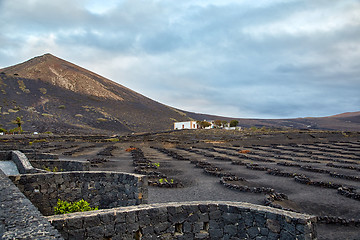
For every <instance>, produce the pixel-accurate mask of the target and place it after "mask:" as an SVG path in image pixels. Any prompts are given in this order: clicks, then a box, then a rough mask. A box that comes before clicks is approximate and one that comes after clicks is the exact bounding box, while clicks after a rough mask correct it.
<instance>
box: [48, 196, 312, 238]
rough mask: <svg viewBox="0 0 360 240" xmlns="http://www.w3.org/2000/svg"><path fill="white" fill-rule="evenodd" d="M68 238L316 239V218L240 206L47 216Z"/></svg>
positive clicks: (216, 204) (142, 207)
mask: <svg viewBox="0 0 360 240" xmlns="http://www.w3.org/2000/svg"><path fill="white" fill-rule="evenodd" d="M47 219H48V220H49V221H50V222H51V223H52V225H53V226H54V227H55V228H56V229H58V231H59V232H60V233H61V234H62V236H63V237H64V239H112V240H115V239H136V240H140V239H142V240H146V239H184V240H185V239H186V240H189V239H190V240H191V239H257V240H258V239H298V240H301V239H316V227H315V222H316V217H315V216H309V215H305V214H299V213H293V212H288V211H283V210H279V209H274V208H270V207H265V206H259V205H254V204H250V203H242V202H183V203H165V204H147V205H139V206H131V207H120V208H113V209H107V210H99V211H92V212H83V213H72V214H65V215H54V216H49V217H47Z"/></svg>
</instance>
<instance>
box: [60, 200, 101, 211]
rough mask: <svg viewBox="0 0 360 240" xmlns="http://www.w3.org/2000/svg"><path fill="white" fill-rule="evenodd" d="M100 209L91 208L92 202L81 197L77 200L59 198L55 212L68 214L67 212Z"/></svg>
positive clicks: (96, 208)
mask: <svg viewBox="0 0 360 240" xmlns="http://www.w3.org/2000/svg"><path fill="white" fill-rule="evenodd" d="M94 210H99V207H94V208H91V207H90V204H89V203H88V202H87V201H85V200H84V199H81V200H80V201H77V202H67V201H62V200H60V199H58V201H57V205H56V207H54V213H55V214H66V213H73V212H86V211H94Z"/></svg>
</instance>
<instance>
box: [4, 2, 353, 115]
mask: <svg viewBox="0 0 360 240" xmlns="http://www.w3.org/2000/svg"><path fill="white" fill-rule="evenodd" d="M228 2H230V1H228ZM0 3H1V4H0V10H2V12H3V13H4V14H2V15H0V22H1V23H5V24H2V25H3V26H4V27H3V29H4V31H3V32H5V34H4V35H2V36H1V37H0V43H3V44H2V46H5V47H4V49H6V50H0V56H1V60H0V64H2V65H4V66H6V65H9V64H7V62H9V61H10V62H11V63H16V62H14V61H15V60H16V57H14V56H15V54H14V53H16V52H18V53H24V52H26V53H28V54H29V53H32V52H34V51H39V50H41V44H40V43H42V42H43V41H45V40H46V38H47V37H48V36H49V35H53V36H54V45H55V48H56V50H57V51H58V52H59V53H65V56H66V57H70V59H78V60H79V61H80V62H75V63H77V64H79V65H82V63H85V62H86V63H88V62H89V60H86V59H89V57H86V55H87V56H91V65H92V66H94V67H95V69H90V70H96V71H97V72H99V73H101V71H102V70H101V69H102V68H103V69H105V68H106V71H107V72H111V71H112V72H113V73H112V74H111V73H110V75H111V76H114V79H113V80H118V81H119V82H120V83H131V86H133V87H134V88H135V89H134V90H137V91H139V92H140V93H144V94H145V95H147V96H149V97H152V98H154V99H155V100H158V101H161V102H163V103H165V104H169V105H172V106H175V107H177V108H185V110H192V111H197V112H203V113H205V112H204V111H206V112H208V113H212V114H222V115H229V116H234V117H236V116H239V117H262V116H266V117H298V116H311V115H314V114H322V115H330V114H329V113H337V112H342V111H345V108H346V111H356V110H358V109H356V108H357V107H358V106H359V97H358V90H359V89H360V82H359V78H358V76H359V74H360V70H359V67H358V62H359V61H360V49H359V47H358V42H359V40H360V32H359V31H358V28H359V25H360V22H359V21H358V19H357V18H356V16H355V15H356V14H355V15H354V16H355V17H353V18H354V19H350V17H349V19H350V20H349V21H348V22H346V24H344V23H342V24H344V25H341V24H340V23H339V24H338V25H336V24H335V26H336V27H334V29H331V26H333V25H334V24H333V23H337V21H340V22H344V19H345V20H347V18H348V16H347V10H349V11H350V10H352V11H356V9H358V11H360V5H359V4H358V3H356V1H352V0H343V1H336V2H334V3H332V4H328V1H327V0H326V1H325V0H319V1H300V0H298V1H274V2H272V1H271V2H268V3H267V4H266V5H263V6H261V5H258V6H256V7H254V6H253V5H255V4H256V3H255V2H253V1H249V2H246V1H244V2H241V3H238V2H235V1H232V2H231V3H225V2H222V3H221V4H219V2H216V1H181V2H176V3H174V2H172V1H138V0H126V1H121V2H120V3H119V4H118V5H117V6H116V7H114V8H112V9H110V10H109V11H108V12H106V13H104V14H94V13H92V12H90V11H89V10H87V9H86V7H85V4H86V1H85V0H83V1H70V0H66V1H35V3H36V4H35V5H34V4H31V2H30V1H21V3H20V1H19V0H11V1H10V0H5V1H2V2H0ZM104 4H105V3H104ZM354 9H355V10H354ZM5 10H6V11H5ZM329 14H330V15H334V16H337V17H338V18H339V16H343V17H342V18H339V19H337V18H334V20H332V21H333V22H331V24H332V25H331V24H330V27H329V29H326V26H327V25H326V18H324V19H322V18H321V16H322V15H324V16H325V17H327V16H328V15H329ZM293 16H297V17H298V18H299V19H300V20H306V18H307V17H308V16H310V17H314V19H317V20H318V21H319V22H314V23H313V24H310V27H312V25H316V24H324V26H325V27H324V29H320V30H317V31H315V30H314V31H302V29H306V28H307V27H309V26H305V25H304V26H297V25H291V26H290V25H289V23H288V22H287V21H290V20H291V19H292V17H293ZM323 21H325V23H323ZM305 22H306V21H305ZM271 24H280V25H279V26H280V28H281V27H284V28H285V30H284V31H280V30H281V29H280V30H279V29H276V28H275V29H270V27H269V26H270V25H271ZM291 24H293V23H291ZM275 26H277V25H275ZM292 28H293V29H297V28H298V29H299V31H297V32H296V31H287V29H290V30H292ZM34 36H37V37H38V38H39V39H38V40H37V41H38V42H35V43H34V44H33V46H31V47H33V48H35V47H36V49H29V50H28V49H26V48H27V47H28V46H27V44H28V43H29V39H30V38H31V37H34ZM42 36H43V38H44V39H41V37H42ZM34 41H35V40H34ZM47 47H49V46H47ZM50 47H52V45H51V46H50ZM44 49H45V47H44ZM79 53H80V54H81V56H78V55H79ZM39 54H41V53H39ZM54 54H56V53H54ZM97 56H103V57H102V58H103V59H99V57H97ZM29 57H32V56H29ZM59 57H63V56H61V55H60V56H59ZM128 58H129V59H136V61H135V60H134V61H131V60H129V62H127V61H128V60H127V59H128ZM9 59H12V60H9ZM70 59H69V60H70ZM119 59H120V60H119ZM121 59H123V60H121ZM21 60H24V59H21ZM107 61H109V62H111V64H110V63H106V62H107ZM117 61H119V62H117ZM124 63H125V65H126V67H122V71H123V72H122V73H121V75H122V76H126V79H125V80H124V79H120V78H119V79H118V78H117V76H118V75H119V74H118V69H119V65H124ZM244 113H245V114H247V115H248V116H244V115H243V114H244Z"/></svg>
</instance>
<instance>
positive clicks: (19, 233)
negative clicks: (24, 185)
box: [0, 170, 63, 240]
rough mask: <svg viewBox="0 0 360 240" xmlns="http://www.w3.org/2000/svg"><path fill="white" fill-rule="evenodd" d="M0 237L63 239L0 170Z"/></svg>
mask: <svg viewBox="0 0 360 240" xmlns="http://www.w3.org/2000/svg"><path fill="white" fill-rule="evenodd" d="M0 193H1V194H0V206H1V209H0V239H3V240H5V239H6V240H7V239H9V240H10V239H59V240H60V239H63V238H62V237H61V235H60V234H59V232H58V231H57V230H56V229H55V228H54V227H53V226H51V224H50V223H49V221H48V220H47V219H46V218H45V217H44V216H43V215H42V214H41V213H40V212H39V210H38V209H37V208H36V207H35V206H34V205H33V204H32V203H31V202H30V201H29V200H28V199H27V198H26V197H25V196H24V194H22V193H21V192H20V190H19V189H18V188H17V187H16V186H15V185H14V184H13V183H12V182H11V180H10V179H9V178H8V177H7V176H6V175H5V174H4V173H3V172H2V171H1V170H0Z"/></svg>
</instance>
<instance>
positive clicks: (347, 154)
mask: <svg viewBox="0 0 360 240" xmlns="http://www.w3.org/2000/svg"><path fill="white" fill-rule="evenodd" d="M10 149H18V150H28V151H33V152H35V153H36V152H39V153H51V154H57V155H58V156H59V161H61V160H70V161H71V160H74V161H84V162H85V161H86V162H90V166H91V167H90V170H91V171H97V170H105V171H117V172H129V173H139V174H144V175H147V176H148V182H149V196H148V200H149V203H162V202H184V201H197V200H219V201H220V200H222V201H242V202H249V203H254V204H259V205H266V206H270V207H274V208H280V209H285V210H289V211H294V212H300V213H307V214H311V215H315V216H317V219H318V226H317V229H318V239H360V133H350V132H347V133H344V132H326V131H311V132H310V131H287V132H284V131H278V132H276V131H275V132H265V133H263V132H253V133H252V132H232V131H224V130H222V131H220V130H192V131H191V130H185V131H171V132H162V133H144V134H129V135H124V136H112V137H109V136H50V135H38V136H13V137H12V136H3V138H1V139H0V150H10ZM58 171H61V169H60V170H59V169H58Z"/></svg>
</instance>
